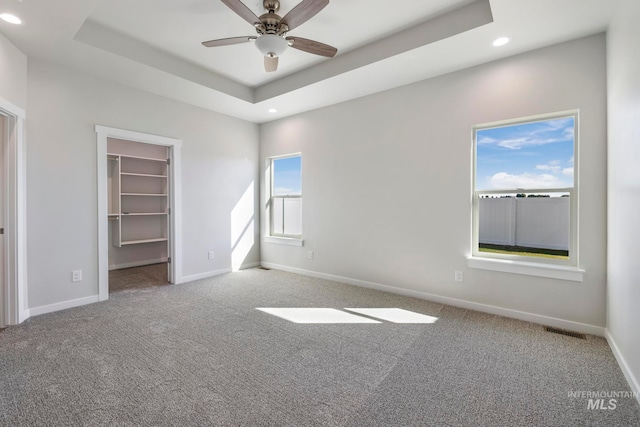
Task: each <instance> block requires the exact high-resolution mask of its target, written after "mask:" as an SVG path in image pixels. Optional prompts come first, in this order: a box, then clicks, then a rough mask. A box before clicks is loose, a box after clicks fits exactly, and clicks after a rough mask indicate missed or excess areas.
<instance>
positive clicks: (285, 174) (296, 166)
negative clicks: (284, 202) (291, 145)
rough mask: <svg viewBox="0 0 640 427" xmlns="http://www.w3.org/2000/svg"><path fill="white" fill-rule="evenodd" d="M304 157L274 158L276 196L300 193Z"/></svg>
mask: <svg viewBox="0 0 640 427" xmlns="http://www.w3.org/2000/svg"><path fill="white" fill-rule="evenodd" d="M301 168H302V157H300V156H296V157H285V158H282V159H274V160H273V189H274V193H275V195H276V196H284V195H300V194H302V193H301V188H300V186H301V181H302V179H301V177H302V175H301V172H302V169H301Z"/></svg>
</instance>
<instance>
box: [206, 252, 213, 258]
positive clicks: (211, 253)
mask: <svg viewBox="0 0 640 427" xmlns="http://www.w3.org/2000/svg"><path fill="white" fill-rule="evenodd" d="M207 256H208V257H209V259H213V251H209V253H208V254H207Z"/></svg>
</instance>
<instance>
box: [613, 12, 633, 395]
mask: <svg viewBox="0 0 640 427" xmlns="http://www.w3.org/2000/svg"><path fill="white" fill-rule="evenodd" d="M639 16H640V3H639V2H638V1H637V0H625V1H622V2H621V5H620V7H619V9H618V10H617V14H616V16H615V18H614V20H613V21H612V23H611V26H610V29H609V33H608V36H607V41H608V42H607V49H608V58H607V60H608V62H607V64H608V89H609V91H608V92H609V152H608V159H609V165H608V171H609V175H608V198H609V200H608V206H609V211H608V225H609V228H608V250H609V252H608V275H607V330H608V333H609V334H610V336H609V338H610V341H612V342H613V343H614V345H612V347H614V352H616V351H618V353H617V356H621V358H622V359H623V363H621V365H622V366H623V370H625V371H626V372H625V373H626V374H627V378H628V379H629V380H630V382H631V383H632V384H633V386H634V387H635V391H636V392H640V384H639V381H640V333H639V332H638V325H640V271H639V270H638V267H637V265H638V259H640V245H639V243H638V242H640V224H639V223H638V212H640V168H639V167H638V166H639V165H640V56H639V55H638V40H640V27H639V26H638V22H637V21H638V17H639Z"/></svg>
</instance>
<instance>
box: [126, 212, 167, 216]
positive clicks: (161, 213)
mask: <svg viewBox="0 0 640 427" xmlns="http://www.w3.org/2000/svg"><path fill="white" fill-rule="evenodd" d="M121 215H122V216H149V215H169V214H168V213H167V212H122V214H121Z"/></svg>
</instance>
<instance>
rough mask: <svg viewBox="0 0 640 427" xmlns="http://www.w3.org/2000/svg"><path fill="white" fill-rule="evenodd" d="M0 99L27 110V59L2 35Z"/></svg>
mask: <svg viewBox="0 0 640 427" xmlns="http://www.w3.org/2000/svg"><path fill="white" fill-rule="evenodd" d="M0 98H2V99H5V100H6V101H9V102H11V103H12V104H13V105H15V106H17V107H20V108H21V109H23V110H26V109H27V57H26V55H25V54H24V53H22V52H20V50H19V49H18V48H17V47H15V46H14V45H13V44H12V43H11V42H10V41H9V40H8V39H7V38H6V37H5V36H4V35H2V34H0Z"/></svg>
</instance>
